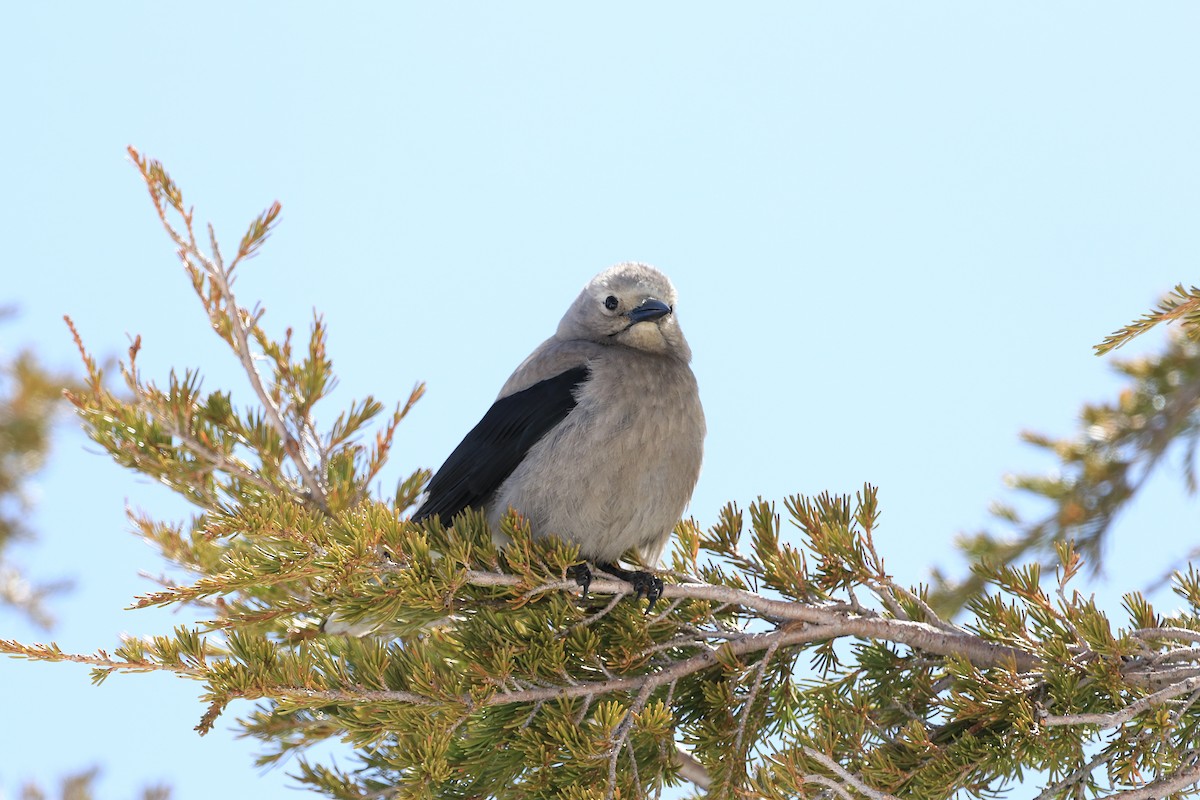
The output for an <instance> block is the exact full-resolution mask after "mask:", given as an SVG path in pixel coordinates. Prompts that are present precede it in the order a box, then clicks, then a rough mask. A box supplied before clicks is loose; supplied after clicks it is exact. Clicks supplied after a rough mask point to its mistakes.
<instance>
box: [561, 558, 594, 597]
mask: <svg viewBox="0 0 1200 800" xmlns="http://www.w3.org/2000/svg"><path fill="white" fill-rule="evenodd" d="M567 577H568V578H574V579H575V582H576V583H578V584H579V588H581V589H583V598H584V599H587V593H588V587H589V586H591V585H592V568H591V567H590V566H588V562H586V561H581V562H580V563H578V564H573V565H571V566H569V567H567Z"/></svg>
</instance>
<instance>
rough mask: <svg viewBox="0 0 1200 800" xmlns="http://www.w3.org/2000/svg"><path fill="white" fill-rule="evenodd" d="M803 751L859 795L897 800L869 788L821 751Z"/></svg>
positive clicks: (885, 793)
mask: <svg viewBox="0 0 1200 800" xmlns="http://www.w3.org/2000/svg"><path fill="white" fill-rule="evenodd" d="M801 750H803V751H804V755H806V756H808V757H809V758H811V759H812V760H813V761H816V762H817V763H819V764H820V765H821V766H823V767H825V768H826V769H827V770H829V771H830V772H832V773H833V774H835V775H837V776H838V777H839V778H840V779H841V780H842V783H844V784H845V785H847V786H850V787H851V788H853V789H854V790H855V791H856V792H858V793H859V794H863V795H866V796H867V797H869V798H871V800H897V798H896V797H895V795H890V794H888V793H887V792H881V791H879V790H878V789H872V788H871V787H870V786H867V784H865V783H863V782H862V779H861V778H859V777H858V776H857V775H855V774H854V773H853V772H850V771H849V770H847V769H846V768H845V767H843V766H842V765H841V764H839V763H838V762H837V761H835V760H834V759H832V758H830V757H829V756H827V755H825V754H824V753H822V752H821V751H820V750H817V749H816V748H815V747H809V746H808V745H803V746H802V747H801ZM825 785H828V784H825ZM838 794H841V792H838Z"/></svg>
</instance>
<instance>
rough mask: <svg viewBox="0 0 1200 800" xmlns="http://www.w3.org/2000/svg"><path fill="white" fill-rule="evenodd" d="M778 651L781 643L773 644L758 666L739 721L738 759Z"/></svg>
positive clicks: (736, 744)
mask: <svg viewBox="0 0 1200 800" xmlns="http://www.w3.org/2000/svg"><path fill="white" fill-rule="evenodd" d="M778 649H779V642H778V641H774V642H771V646H770V647H768V648H767V652H766V653H765V654H763V657H762V661H760V662H759V664H758V669H757V670H755V674H754V685H752V686H751V687H750V696H749V697H748V698H746V708H745V710H744V711H743V712H742V718H741V720H739V721H738V729H737V737H736V738H735V739H734V741H733V752H734V753H735V754H736V756H737V757H741V752H742V741H743V739H744V738H745V736H746V723H748V722H749V721H750V714H751V712H752V711H753V710H754V701H755V700H757V699H758V692H759V690H760V689H762V682H763V676H765V675H766V674H767V668H768V667H769V666H770V665H771V659H772V658H774V657H775V651H776V650H778Z"/></svg>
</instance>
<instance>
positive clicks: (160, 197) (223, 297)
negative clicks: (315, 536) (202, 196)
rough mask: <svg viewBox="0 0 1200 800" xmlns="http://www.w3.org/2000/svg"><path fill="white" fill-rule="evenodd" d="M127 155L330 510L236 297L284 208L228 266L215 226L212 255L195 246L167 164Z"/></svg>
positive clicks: (303, 472)
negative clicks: (242, 267) (236, 285)
mask: <svg viewBox="0 0 1200 800" xmlns="http://www.w3.org/2000/svg"><path fill="white" fill-rule="evenodd" d="M128 152H129V156H130V158H131V159H132V160H133V163H134V164H135V165H136V166H137V168H138V171H139V172H140V173H141V175H142V179H143V180H144V181H145V182H146V188H147V189H148V190H149V192H150V199H151V201H152V202H153V203H154V209H155V211H156V212H157V214H158V219H159V221H160V222H161V223H162V226H163V229H164V230H165V231H166V232H167V235H168V236H169V237H170V238H171V241H173V242H174V243H175V247H176V252H177V255H178V256H179V259H180V261H182V262H183V265H184V267H185V269H186V270H187V271H188V274H189V275H190V276H191V278H192V284H193V286H194V288H195V290H196V293H197V294H198V295H199V296H200V297H201V299H202V300H204V301H205V310H206V311H207V312H208V315H209V319H210V320H211V322H212V324H213V327H214V328H215V329H216V330H217V332H218V333H220V334H221V335H222V338H223V339H225V341H226V342H228V343H229V344H230V346H231V347H232V349H233V351H234V354H235V355H236V356H237V357H238V360H239V361H240V362H241V364H242V369H243V370H244V371H245V373H246V377H247V378H248V379H249V381H250V386H251V388H252V389H253V390H254V393H255V395H256V396H257V397H258V401H259V403H260V404H261V405H262V408H263V410H264V412H265V415H266V419H267V422H268V423H269V424H270V425H271V427H272V428H274V430H275V432H276V434H278V436H279V437H280V440H281V441H282V442H283V445H284V449H285V451H286V452H287V454H288V456H289V457H290V458H291V459H292V463H293V464H295V466H296V471H297V473H299V475H300V480H301V482H302V483H303V484H304V487H305V489H306V490H307V491H308V495H309V498H310V499H311V500H312V502H314V503H316V504H317V505H318V506H319V507H320V508H322V509H323V510H326V511H328V510H329V504H328V499H327V497H326V494H325V490H324V488H323V487H322V486H321V483H320V481H319V480H317V476H316V474H315V473H314V471H313V469H312V467H311V466H310V465H309V463H308V460H307V459H306V457H305V455H304V448H303V446H302V445H301V444H300V442H299V440H298V439H297V438H296V436H295V435H294V434H293V433H292V430H291V428H289V427H288V424H287V422H285V421H284V419H283V414H282V413H281V412H280V409H279V405H278V403H276V402H275V398H274V397H272V395H271V393H270V392H268V391H267V389H266V386H265V385H264V384H263V380H262V376H261V375H260V374H259V372H258V368H257V367H256V366H255V364H254V356H253V354H252V352H251V350H250V331H249V328H248V322H247V320H252V322H250V323H249V324H256V320H257V316H258V315H256V314H252V313H251V312H250V311H248V310H246V309H244V308H242V307H241V306H240V305H238V303H237V299H236V297H235V296H234V294H233V280H234V278H233V272H234V269H235V268H236V267H237V266H238V264H239V263H240V262H241V261H243V260H244V259H246V258H249V257H251V256H253V255H254V254H255V253H256V252H257V249H258V248H259V247H260V246H261V245H262V243H263V242H264V241H265V240H266V238H267V236H268V235H269V233H270V228H271V225H272V224H273V223H274V222H275V220H276V218H277V217H278V215H279V211H280V206H279V203H277V202H276V203H273V204H272V205H271V207H270V208H269V209H267V210H266V211H265V212H263V214H262V215H261V216H260V217H259V218H258V219H256V220H255V222H254V224H252V225H251V227H250V230H249V231H247V233H246V235H245V236H244V237H243V239H242V242H241V246H240V247H239V248H238V254H237V256H236V257H235V258H234V260H233V261H232V262H231V263H230V264H229V266H228V267H226V265H225V262H224V259H223V258H222V256H221V251H220V248H219V247H218V246H217V243H216V235H215V233H214V232H213V229H212V226H209V228H208V232H209V240H210V244H211V247H212V251H213V252H212V256H211V257H210V256H209V255H207V254H206V253H205V252H204V251H203V250H202V249H201V248H200V246H199V244H198V243H197V241H196V232H195V227H194V225H193V211H192V209H190V208H188V209H185V208H184V206H183V196H182V194H181V193H180V192H179V189H178V188H177V187H176V186H175V184H174V182H173V181H172V180H171V178H170V176H168V175H167V173H166V170H164V169H163V166H162V164H160V163H159V162H157V161H155V160H153V159H147V158H145V157H143V156H142V155H141V154H140V153H138V151H137V150H136V149H135V148H133V147H129V148H128ZM168 207H170V208H172V209H174V210H175V211H176V212H177V213H178V214H179V215H180V217H181V218H182V220H183V223H184V231H185V232H186V235H185V234H184V233H182V232H180V231H179V230H177V229H176V228H175V226H174V225H173V224H171V221H170V220H169V219H168V218H167V208H168ZM205 278H207V279H208V281H209V284H210V291H209V295H208V296H207V297H206V296H205V294H204V292H203V282H204V279H205ZM322 457H323V456H322Z"/></svg>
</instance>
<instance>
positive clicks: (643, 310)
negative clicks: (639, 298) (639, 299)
mask: <svg viewBox="0 0 1200 800" xmlns="http://www.w3.org/2000/svg"><path fill="white" fill-rule="evenodd" d="M670 313H671V307H670V306H669V305H667V304H666V303H664V302H662V301H661V300H646V301H645V302H643V303H642V304H641V305H640V306H638V307H637V308H635V309H633V310H632V311H630V312H629V313H628V314H626V315H625V316H627V317H629V321H630V322H632V323H633V324H635V325H636V324H637V323H639V322H652V321H654V320H656V319H662V318H663V317H665V316H666V315H667V314H670Z"/></svg>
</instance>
